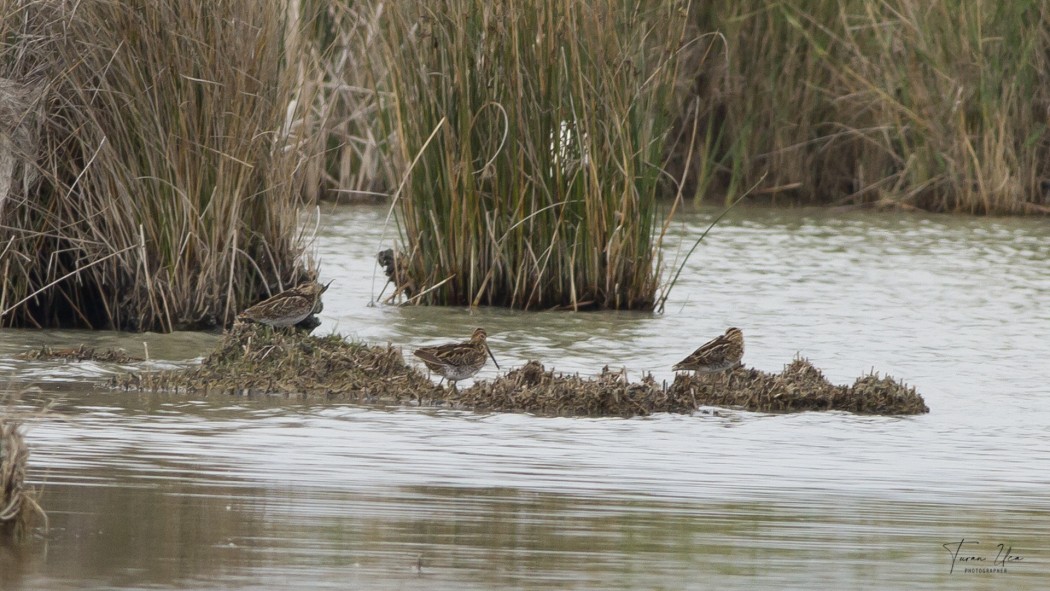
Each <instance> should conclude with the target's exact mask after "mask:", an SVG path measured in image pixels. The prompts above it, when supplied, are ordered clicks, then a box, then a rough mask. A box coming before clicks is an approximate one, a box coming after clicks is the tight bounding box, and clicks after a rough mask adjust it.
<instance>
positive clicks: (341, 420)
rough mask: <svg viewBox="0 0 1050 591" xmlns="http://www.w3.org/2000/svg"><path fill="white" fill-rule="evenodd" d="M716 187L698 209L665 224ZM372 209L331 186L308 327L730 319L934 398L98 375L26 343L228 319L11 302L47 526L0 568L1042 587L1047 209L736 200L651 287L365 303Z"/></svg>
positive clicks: (611, 359) (68, 579)
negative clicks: (905, 401)
mask: <svg viewBox="0 0 1050 591" xmlns="http://www.w3.org/2000/svg"><path fill="white" fill-rule="evenodd" d="M714 214H715V212H711V211H700V212H690V213H688V214H687V215H685V216H682V217H681V218H680V220H682V221H681V222H680V223H678V224H676V226H675V236H674V240H673V241H674V242H676V243H677V240H678V239H679V238H681V237H688V236H695V235H697V234H698V233H699V232H700V231H702V229H703V228H704V227H706V224H707V223H708V221H709V220H710V219H711V218H712V216H713V215H714ZM384 217H385V210H382V209H378V208H375V209H373V208H368V207H352V208H334V209H333V208H326V209H325V211H324V214H323V220H324V224H325V228H324V229H323V230H322V233H321V235H320V236H319V238H318V242H317V247H318V251H319V253H320V257H321V262H322V279H324V280H328V279H335V283H333V285H332V288H331V289H330V290H329V292H328V293H327V294H326V298H325V311H324V313H323V314H322V319H323V321H324V324H323V325H322V326H321V328H319V329H318V330H317V332H318V333H325V332H330V331H336V332H339V333H341V334H344V335H348V336H350V337H354V338H361V339H364V340H367V341H370V342H380V343H382V342H388V341H389V342H392V343H395V344H398V345H401V346H403V347H405V348H406V349H411V348H413V347H416V346H419V345H423V344H431V343H434V342H439V341H443V340H447V339H449V338H460V337H463V338H465V337H466V336H467V335H469V333H470V330H471V329H472V328H473V327H474V326H485V327H486V329H487V330H488V332H489V335H490V344H491V345H492V348H493V350H494V352H495V354H496V356H497V359H498V360H499V362H500V365H501V366H503V368H504V371H505V370H506V369H507V368H511V367H515V366H517V365H519V364H521V363H522V362H524V361H525V360H527V359H540V360H542V361H543V362H545V363H546V364H547V365H548V367H550V366H554V367H555V368H557V369H559V370H563V371H569V372H580V373H585V374H593V373H596V372H598V371H599V370H600V369H601V367H602V366H603V365H606V364H608V365H610V366H612V367H616V368H618V367H626V368H627V370H628V372H629V375H630V377H632V379H637V378H638V377H639V376H640V375H641V372H653V373H654V374H655V375H656V377H657V378H658V379H671V377H672V374H671V372H670V370H669V367H670V365H672V364H673V363H674V362H676V361H678V360H679V359H680V358H681V357H683V356H685V355H686V354H687V353H689V352H690V351H692V349H693V348H695V347H696V346H697V345H699V344H700V343H701V342H703V341H705V340H707V339H708V338H710V337H712V336H714V335H716V334H719V333H721V332H722V331H723V330H724V329H725V327H727V326H731V325H735V326H739V327H740V328H742V329H743V331H744V333H745V337H746V339H747V354H746V356H745V362H746V363H748V364H749V365H753V366H755V367H758V368H760V369H764V370H769V371H777V370H779V369H780V368H781V367H782V366H783V365H784V364H786V363H788V362H789V361H790V360H791V359H792V357H793V356H794V355H795V354H796V353H801V354H802V355H804V356H806V357H808V358H809V359H810V360H812V361H813V363H814V364H815V365H816V366H817V367H820V368H822V369H823V370H824V371H825V374H826V375H827V376H828V377H829V378H830V379H831V380H832V381H833V382H836V383H849V382H852V381H853V380H854V379H855V378H856V377H858V376H859V375H861V374H862V373H865V372H867V371H870V370H871V368H873V367H874V368H875V369H876V370H878V371H880V372H882V373H889V374H891V375H893V376H895V377H898V378H902V379H904V380H906V381H907V382H908V383H909V384H913V385H915V386H916V387H917V388H918V390H919V392H921V393H922V394H923V395H924V396H925V398H926V402H927V404H928V405H929V406H930V408H931V413H930V414H929V415H924V416H919V417H907V418H899V417H867V416H856V415H850V414H845V413H802V414H792V415H766V414H760V413H747V412H740V411H735V410H725V409H720V410H718V411H717V413H715V414H707V413H696V414H695V415H693V416H679V415H660V416H654V417H645V418H636V419H627V420H624V419H569V418H543V417H533V416H528V415H511V414H476V413H469V412H454V411H445V410H433V409H431V410H427V409H409V408H383V407H369V406H357V405H347V404H329V403H309V404H308V403H297V402H296V403H291V402H285V401H274V400H242V399H233V398H225V397H213V398H207V399H201V398H193V397H185V396H170V395H145V394H128V393H121V392H109V391H106V390H98V389H92V388H91V384H92V383H94V382H97V381H100V380H103V379H104V378H105V377H106V376H107V375H109V374H110V373H112V372H115V371H120V370H121V367H120V366H113V365H105V364H94V363H80V364H76V363H72V364H70V363H60V362H40V361H36V362H29V361H19V360H16V359H14V358H13V355H14V354H16V353H18V352H20V351H24V350H26V349H28V348H31V347H34V346H40V345H41V344H50V345H55V346H75V345H77V344H80V343H85V344H88V345H94V346H106V347H111V346H122V347H124V348H126V349H128V350H129V351H130V352H132V353H135V354H140V355H141V354H143V353H146V352H148V355H149V357H150V358H151V359H152V361H151V363H152V364H153V365H154V366H158V367H168V366H171V365H173V364H181V363H186V362H189V361H190V360H193V359H194V358H199V357H200V356H202V355H204V354H205V353H206V352H207V351H208V350H209V348H210V347H211V346H212V345H213V344H214V343H215V341H216V338H217V337H216V336H214V335H205V334H177V335H126V334H117V333H88V332H77V331H47V332H34V331H11V330H8V331H0V375H5V376H10V380H11V384H10V385H9V388H23V387H25V385H27V384H33V385H35V387H36V389H33V390H31V391H28V392H26V393H25V394H24V395H23V406H26V407H31V406H34V405H39V404H40V403H42V402H44V401H52V400H54V401H55V402H54V407H53V409H52V411H51V412H50V414H48V415H47V416H46V417H45V418H42V419H31V420H30V425H29V429H28V441H29V444H30V446H31V450H32V459H31V468H32V473H31V478H32V480H33V483H34V485H36V486H38V487H42V488H43V489H44V490H43V496H42V498H41V503H42V504H43V505H44V507H45V508H46V509H47V511H48V514H49V517H50V529H49V530H48V531H47V532H46V533H44V532H43V531H41V532H40V533H39V535H38V536H37V538H36V539H35V540H34V541H33V542H32V543H31V544H29V545H28V546H26V547H23V548H19V549H17V550H16V549H10V548H3V547H0V588H3V589H62V588H120V589H141V588H155V587H164V588H178V589H197V588H218V587H221V588H231V589H298V588H302V589H315V588H332V589H345V588H368V589H457V590H462V589H493V588H520V589H541V588H542V589H548V588H561V589H584V588H588V589H599V588H600V589H705V588H713V587H714V588H724V589H749V590H753V589H784V588H807V589H817V588H824V589H841V588H852V589H885V588H901V587H905V586H907V587H916V586H923V587H928V588H943V589H960V588H974V589H985V588H1012V589H1040V588H1043V586H1044V581H1045V580H1046V579H1047V575H1048V574H1050V545H1048V544H1047V542H1046V535H1045V534H1046V532H1048V531H1050V493H1048V492H1047V491H1048V490H1050V470H1048V468H1050V438H1048V437H1047V436H1046V434H1047V427H1048V425H1050V411H1048V410H1047V409H1046V405H1045V404H1040V403H1041V402H1042V398H1043V397H1044V396H1046V394H1047V393H1048V392H1047V391H1048V387H1047V385H1046V384H1047V378H1048V377H1050V376H1048V373H1050V370H1047V369H1046V367H1047V364H1046V363H1045V361H1044V360H1045V359H1047V358H1048V357H1050V339H1048V337H1047V335H1050V306H1048V305H1047V302H1050V276H1048V274H1047V268H1048V263H1050V241H1048V240H1047V238H1048V235H1050V226H1048V225H1047V224H1046V222H1045V221H1043V220H1028V219H995V218H955V217H949V216H915V215H908V216H897V215H874V214H859V213H853V214H839V215H836V214H831V213H828V212H824V211H771V210H742V211H737V212H734V213H732V214H731V215H730V216H729V218H728V219H727V220H725V221H724V222H723V223H722V224H720V225H719V226H718V227H717V228H716V229H715V230H714V231H713V232H712V233H711V234H710V235H709V236H708V238H707V239H705V241H704V243H703V244H702V245H701V246H700V247H699V248H698V249H697V252H696V254H695V255H694V257H693V258H692V259H691V260H690V261H689V263H688V265H687V266H686V270H685V272H683V274H682V278H681V279H680V282H679V284H678V285H677V286H676V287H675V288H674V290H673V291H672V293H671V297H670V299H669V302H668V307H667V311H666V313H665V314H662V315H653V314H640V313H581V314H572V313H564V312H559V313H521V312H509V311H506V310H493V309H481V310H475V311H473V312H468V311H466V310H463V309H440V308H398V307H392V306H383V305H379V306H370V305H369V304H370V302H371V301H372V300H373V299H374V295H378V292H379V291H380V289H381V288H382V284H383V280H384V279H383V277H382V274H381V272H380V271H374V265H373V264H372V261H373V260H374V258H373V256H374V253H375V252H376V251H378V250H380V249H381V248H384V247H385V245H384V243H383V241H382V236H383V220H384ZM393 233H394V231H393V229H390V230H388V231H387V232H386V241H387V242H389V241H390V239H391V235H392V234H393ZM688 246H689V244H688V243H686V244H684V245H683V247H682V250H683V252H684V249H686V248H687V247H688ZM674 256H675V249H673V248H669V249H668V251H667V259H668V264H671V262H672V260H673V258H674ZM373 275H374V284H373ZM143 343H145V345H143ZM494 375H496V369H495V368H494V367H493V366H491V365H490V366H488V367H486V368H485V369H484V370H483V371H482V372H481V373H480V374H479V376H478V377H479V379H488V378H491V377H492V376H494ZM962 540H966V541H967V542H979V544H976V545H974V544H968V545H966V546H964V549H963V551H962V552H960V553H959V556H960V558H961V557H965V556H980V557H984V558H986V560H985V561H983V562H981V561H969V562H964V561H961V560H959V561H956V562H955V564H954V572H949V571H950V569H952V568H953V563H952V557H951V554H950V553H949V551H948V550H947V549H945V548H944V547H943V545H944V544H951V543H954V544H958V543H959V542H960V541H962ZM998 544H1004V545H1005V547H1010V548H1011V549H1012V550H1011V552H1010V555H1011V557H1012V558H1021V560H1010V561H1008V562H1007V564H1005V567H1003V568H1005V570H1006V572H1005V573H981V574H974V573H966V572H964V570H965V569H966V568H968V567H969V568H973V567H974V566H979V567H981V568H1000V567H1002V565H1000V564H993V563H995V562H996V556H997V554H998V553H999V549H998V548H997V545H998ZM1004 549H1005V548H1004ZM1000 557H1001V555H1000Z"/></svg>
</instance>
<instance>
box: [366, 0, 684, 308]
mask: <svg viewBox="0 0 1050 591" xmlns="http://www.w3.org/2000/svg"><path fill="white" fill-rule="evenodd" d="M643 5H644V8H639V7H638V6H636V5H635V4H634V3H626V2H617V1H613V0H588V1H584V2H570V1H568V0H541V1H538V2H532V3H518V2H512V1H510V0H504V1H498V2H489V1H482V0H443V1H441V2H436V3H419V2H414V1H410V0H399V1H395V2H391V3H385V4H384V20H383V22H382V24H381V28H382V35H383V40H382V41H383V50H384V51H383V52H382V56H381V58H382V65H383V67H385V68H388V70H386V74H387V78H385V79H384V80H383V81H382V85H381V87H380V90H381V91H383V92H384V95H383V96H384V97H385V98H384V103H383V105H382V107H383V113H384V115H385V116H386V119H385V121H386V123H387V125H388V126H389V129H390V131H391V133H392V134H394V135H395V137H396V138H397V140H398V145H399V147H400V153H399V155H398V160H399V162H400V163H401V166H400V169H401V170H402V171H404V174H407V175H408V177H407V183H406V184H405V188H404V195H402V196H401V200H400V211H399V213H400V216H399V223H400V224H401V231H402V236H403V240H404V250H405V252H406V254H407V255H408V261H409V263H408V269H407V271H408V273H409V275H410V276H411V277H412V278H413V279H414V282H415V283H416V284H417V285H419V286H420V291H422V290H424V289H426V288H427V287H428V286H436V287H434V288H433V289H432V290H430V291H429V292H427V293H426V294H425V295H423V296H422V297H421V298H418V299H419V300H420V301H424V302H426V303H438V304H468V305H479V304H486V305H503V306H510V307H517V308H528V309H536V308H551V307H567V308H574V309H576V308H581V307H597V308H616V309H628V308H630V309H651V308H652V307H653V304H654V301H655V291H656V289H657V285H658V281H659V275H660V257H659V254H658V250H657V248H658V246H659V245H658V238H659V236H658V235H657V234H656V233H655V231H656V230H657V229H658V225H657V224H658V219H657V210H656V197H657V195H658V194H659V192H660V191H661V189H662V188H663V182H664V181H663V179H661V169H662V159H663V157H664V142H665V139H666V136H667V133H668V131H669V129H670V127H671V123H672V121H671V118H670V114H671V109H672V108H673V107H672V100H673V96H674V95H673V88H674V81H675V80H676V77H677V76H678V75H680V73H679V72H677V71H676V68H677V67H678V64H679V49H680V47H681V45H682V41H683V38H684V37H683V35H684V13H683V12H681V11H679V10H677V9H675V7H674V6H672V3H663V2H653V3H643ZM377 79H378V78H377ZM435 131H436V133H435ZM432 134H434V138H433V140H432V141H430V142H429V143H427V140H428V138H430V137H431V135H432ZM417 157H418V161H417V162H416V164H415V166H414V167H412V168H411V169H409V167H408V163H411V162H413V161H414V160H416V159H417Z"/></svg>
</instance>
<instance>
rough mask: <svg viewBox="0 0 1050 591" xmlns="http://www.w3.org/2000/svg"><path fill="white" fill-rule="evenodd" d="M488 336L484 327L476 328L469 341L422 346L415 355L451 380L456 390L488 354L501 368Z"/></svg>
mask: <svg viewBox="0 0 1050 591" xmlns="http://www.w3.org/2000/svg"><path fill="white" fill-rule="evenodd" d="M487 338H488V334H486V333H485V329H484V328H475V329H474V334H472V335H470V340H469V341H465V342H462V343H448V344H446V345H436V346H433V347H421V348H419V349H416V350H415V352H414V355H415V356H416V357H419V358H420V359H422V360H423V363H424V364H426V366H427V367H428V368H429V369H430V370H431V371H433V372H437V373H438V374H440V375H441V376H442V377H443V378H444V379H446V380H448V381H449V382H451V383H452V389H453V390H455V389H456V382H458V381H459V380H465V379H467V378H469V377H471V376H473V375H474V374H476V373H478V370H479V369H481V368H482V367H483V366H484V365H485V355H486V354H488V356H489V357H491V358H492V362H493V363H495V364H496V369H499V363H498V362H497V361H496V357H495V356H494V355H493V354H492V350H491V349H489V345H488V342H486V339H487Z"/></svg>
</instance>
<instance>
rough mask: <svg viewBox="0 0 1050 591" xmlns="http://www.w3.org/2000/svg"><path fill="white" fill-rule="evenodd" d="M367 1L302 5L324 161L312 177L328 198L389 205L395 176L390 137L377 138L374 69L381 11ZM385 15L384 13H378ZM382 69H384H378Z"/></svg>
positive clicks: (306, 1) (310, 0)
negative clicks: (371, 61)
mask: <svg viewBox="0 0 1050 591" xmlns="http://www.w3.org/2000/svg"><path fill="white" fill-rule="evenodd" d="M372 4H373V2H370V1H367V0H300V2H299V6H300V11H301V13H302V14H303V20H304V22H305V24H306V25H307V27H306V29H305V30H304V35H303V47H304V51H305V52H307V53H309V54H310V55H311V57H312V58H313V60H312V61H313V63H315V64H317V70H316V71H314V72H312V73H311V74H312V75H314V76H315V77H316V78H317V82H318V84H319V86H320V92H318V93H317V97H316V98H315V108H314V110H313V114H312V118H313V120H314V126H315V127H316V129H317V133H318V134H319V135H320V139H321V140H322V141H323V143H324V157H323V158H321V159H317V160H316V161H314V162H313V167H312V169H311V171H310V172H309V173H308V174H309V175H310V176H311V182H312V183H315V186H316V187H317V188H318V189H319V190H320V196H321V197H322V198H323V199H327V200H331V201H337V202H350V203H359V202H375V201H385V200H386V199H387V197H388V194H389V187H388V185H387V184H386V183H387V181H388V179H390V178H393V177H394V176H395V173H394V172H393V170H392V168H391V165H392V163H391V161H390V159H389V158H387V157H386V151H387V150H389V149H390V148H389V146H388V141H389V139H390V138H389V137H388V136H386V135H381V134H379V133H378V129H379V127H378V126H377V120H378V118H379V115H378V101H377V100H376V95H375V92H374V91H373V89H372V86H373V84H372V80H373V75H374V73H375V72H373V71H372V70H370V69H369V67H368V62H369V59H370V56H371V54H372V53H373V52H374V51H377V49H376V48H377V46H378V37H379V35H378V30H377V28H376V20H377V11H375V10H373V6H372ZM379 14H381V11H379ZM379 69H380V70H381V69H382V68H379Z"/></svg>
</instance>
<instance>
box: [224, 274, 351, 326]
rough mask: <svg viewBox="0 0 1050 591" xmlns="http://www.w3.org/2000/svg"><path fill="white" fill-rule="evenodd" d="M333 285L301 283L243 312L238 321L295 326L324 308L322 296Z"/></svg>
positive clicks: (313, 282)
mask: <svg viewBox="0 0 1050 591" xmlns="http://www.w3.org/2000/svg"><path fill="white" fill-rule="evenodd" d="M331 284H332V282H331V281H329V282H328V283H327V284H325V285H321V284H320V283H318V282H316V281H307V282H306V283H300V284H299V285H296V286H295V287H293V288H291V289H286V290H284V291H282V292H281V293H279V294H277V295H275V296H273V297H270V298H267V299H265V300H263V301H261V302H259V303H258V304H255V305H254V306H252V307H251V308H248V309H247V310H245V311H243V312H241V313H240V314H238V315H237V320H239V321H242V322H258V323H260V324H266V325H268V326H274V327H284V326H294V325H296V324H299V323H300V322H302V321H303V320H305V319H306V317H307V316H309V315H311V314H317V313H318V312H320V311H321V310H322V309H323V308H324V304H323V303H322V302H321V294H323V293H324V292H325V290H327V289H328V286H329V285H331Z"/></svg>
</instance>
